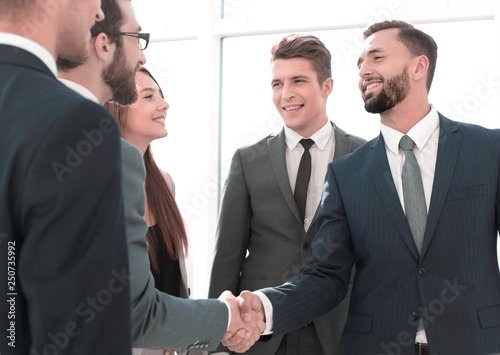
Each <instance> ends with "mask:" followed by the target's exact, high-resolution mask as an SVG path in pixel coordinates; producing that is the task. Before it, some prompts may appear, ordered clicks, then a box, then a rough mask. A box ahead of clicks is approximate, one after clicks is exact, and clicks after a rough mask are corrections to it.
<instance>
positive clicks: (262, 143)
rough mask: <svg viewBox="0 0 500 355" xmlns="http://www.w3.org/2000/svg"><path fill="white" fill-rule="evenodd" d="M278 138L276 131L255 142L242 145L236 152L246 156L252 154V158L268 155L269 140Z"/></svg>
mask: <svg viewBox="0 0 500 355" xmlns="http://www.w3.org/2000/svg"><path fill="white" fill-rule="evenodd" d="M276 138H277V134H276V133H272V134H269V135H267V136H266V137H264V138H262V139H260V140H259V141H257V142H255V143H251V144H246V145H242V146H240V147H239V148H238V149H237V150H236V154H239V155H241V156H245V157H248V156H251V157H252V160H253V159H255V158H256V157H257V156H263V155H267V154H268V153H269V141H270V140H272V139H276Z"/></svg>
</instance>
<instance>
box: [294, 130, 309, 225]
mask: <svg viewBox="0 0 500 355" xmlns="http://www.w3.org/2000/svg"><path fill="white" fill-rule="evenodd" d="M300 144H302V146H303V147H304V153H303V154H302V158H301V159H300V164H299V171H298V173H297V181H296V182H295V192H294V197H295V202H296V203H297V207H298V208H299V213H300V217H301V218H302V221H303V220H304V215H305V213H306V200H307V187H308V186H309V179H310V178H311V153H309V148H311V146H312V145H313V144H314V141H313V140H312V139H302V140H301V141H300Z"/></svg>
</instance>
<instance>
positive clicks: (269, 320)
mask: <svg viewBox="0 0 500 355" xmlns="http://www.w3.org/2000/svg"><path fill="white" fill-rule="evenodd" d="M380 126H381V128H380V131H381V134H382V136H383V137H384V141H385V148H386V153H387V160H388V161H389V166H390V169H391V174H392V178H393V180H394V184H395V186H396V191H397V193H398V196H399V200H400V202H401V206H402V207H403V211H404V196H403V182H402V178H401V176H402V172H403V163H404V156H405V155H404V153H403V151H402V150H401V149H400V148H399V141H400V140H401V137H403V136H404V134H403V133H401V132H399V131H396V130H395V129H392V128H390V127H388V126H385V125H383V124H380ZM406 135H407V136H409V137H410V138H411V139H413V141H414V142H415V145H416V149H414V154H415V158H416V159H417V162H418V164H419V166H420V172H421V174H422V183H423V187H424V194H425V203H426V206H427V212H429V205H430V201H431V193H432V184H433V181H434V172H435V170H436V160H437V150H438V143H439V115H438V113H437V111H436V110H435V109H434V107H433V106H432V105H431V111H430V112H429V113H428V114H427V116H425V117H424V118H422V119H421V120H420V121H419V122H418V123H417V124H416V125H415V126H413V127H412V128H411V129H410V131H408V133H407V134H406ZM311 155H312V154H311ZM256 294H257V295H258V296H259V297H260V299H261V301H262V304H263V306H264V311H265V314H266V330H265V331H264V333H263V334H270V333H272V329H273V307H272V303H271V301H269V299H268V298H267V296H266V295H265V294H263V293H262V292H259V291H256ZM416 341H417V342H420V343H427V338H426V336H425V331H424V330H420V331H418V333H417V337H416Z"/></svg>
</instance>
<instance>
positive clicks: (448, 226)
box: [225, 21, 500, 355]
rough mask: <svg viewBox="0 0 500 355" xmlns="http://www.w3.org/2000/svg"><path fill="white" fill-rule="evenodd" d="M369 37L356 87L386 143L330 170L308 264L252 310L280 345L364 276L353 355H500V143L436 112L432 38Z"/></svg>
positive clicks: (496, 134) (349, 333) (350, 325)
mask: <svg viewBox="0 0 500 355" xmlns="http://www.w3.org/2000/svg"><path fill="white" fill-rule="evenodd" d="M364 35H365V48H364V51H363V52H362V54H361V56H360V58H359V61H358V66H359V74H360V77H361V78H360V82H359V87H360V90H361V93H362V96H363V99H364V101H365V108H366V110H367V111H369V112H372V113H380V118H381V134H380V135H379V136H378V137H377V138H375V139H374V140H372V141H370V142H368V143H366V144H365V145H363V146H362V147H360V148H358V150H357V151H355V152H354V153H352V154H350V155H348V156H345V157H342V158H340V159H338V160H336V161H334V162H333V163H332V164H330V166H329V169H328V174H327V178H326V183H325V186H324V190H323V198H322V202H321V207H320V210H319V212H318V224H317V227H318V233H317V235H316V239H315V241H314V244H313V256H312V260H311V262H310V263H309V264H308V265H307V266H306V267H305V268H304V269H303V270H302V271H301V273H300V274H299V275H297V276H296V277H295V278H293V279H292V280H290V281H289V282H288V283H286V284H284V285H282V286H279V287H276V288H266V289H262V290H260V292H259V293H258V294H257V295H256V294H252V293H249V292H245V293H243V294H242V297H243V298H245V299H247V300H248V299H253V300H255V298H256V297H259V296H260V297H261V300H262V302H263V303H264V308H265V310H266V319H267V321H268V322H269V323H271V322H272V324H268V326H270V327H272V330H273V336H277V335H280V334H284V333H287V332H290V331H291V330H293V329H295V328H298V327H300V326H302V325H303V324H307V323H308V322H310V321H311V320H312V319H314V318H316V317H318V316H320V315H322V314H323V313H325V312H327V311H328V310H330V309H332V308H333V307H335V305H337V304H338V303H339V302H340V301H341V300H342V299H343V297H344V296H345V294H346V292H347V285H348V284H349V275H350V270H351V267H352V265H353V264H355V265H356V276H355V279H354V285H353V290H352V296H351V302H350V307H349V313H348V320H347V326H346V336H345V348H344V351H345V353H346V354H355V355H361V354H411V355H413V354H475V355H486V354H499V353H500V337H499V336H498V335H499V334H500V272H499V268H498V259H497V253H496V247H497V242H498V230H499V226H500V131H499V130H489V129H486V128H483V127H479V126H475V125H470V124H464V123H459V122H454V121H451V120H449V119H447V118H446V117H444V116H443V115H441V114H440V113H439V112H437V111H436V109H435V108H434V107H433V106H432V105H431V104H430V103H429V101H428V91H429V89H430V86H431V82H432V78H433V75H434V69H435V66H436V59H437V45H436V44H435V42H434V40H433V39H432V38H431V37H430V36H428V35H427V34H425V33H423V32H422V31H419V30H417V29H415V28H414V27H413V26H412V25H410V24H408V23H406V22H403V21H385V22H381V23H377V24H374V25H372V26H370V27H369V28H368V29H367V31H365V34H364ZM410 140H411V141H412V142H411V143H412V144H410V145H409V144H408V142H409V141H410ZM413 145H414V147H411V146H413ZM400 146H401V148H399V147H400ZM407 161H408V162H409V163H410V165H412V169H413V173H412V174H408V173H405V171H406V172H408V165H407V164H406V163H407ZM415 165H418V167H419V170H418V172H415V171H417V170H415ZM409 178H410V179H409ZM415 178H416V179H415ZM409 180H421V181H420V182H419V185H420V190H421V193H417V192H416V191H417V189H416V185H417V184H415V185H412V186H413V187H412V188H409V187H408V186H410V185H408V181H409ZM417 195H421V198H418V199H413V198H414V197H415V196H417ZM410 200H411V201H413V202H412V203H408V201H410ZM420 204H422V206H423V207H422V212H423V213H421V212H419V211H417V206H419V205H420ZM415 215H418V218H417V219H415V218H414V217H415ZM421 217H422V218H421ZM416 220H419V221H418V223H416V222H415V221H416ZM422 222H423V223H422ZM419 229H420V232H419ZM420 233H421V234H420ZM419 236H420V237H421V238H418V237H419ZM245 308H246V310H245V311H249V307H245ZM254 310H256V311H261V312H263V309H259V307H254ZM225 343H226V345H229V346H234V347H236V348H237V345H235V344H232V343H231V339H229V340H227V341H226V342H225Z"/></svg>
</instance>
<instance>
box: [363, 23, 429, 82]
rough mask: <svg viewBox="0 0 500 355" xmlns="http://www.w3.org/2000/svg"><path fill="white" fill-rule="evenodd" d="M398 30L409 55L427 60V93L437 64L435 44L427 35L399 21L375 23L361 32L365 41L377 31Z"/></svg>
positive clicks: (399, 37)
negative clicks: (424, 57) (420, 56)
mask: <svg viewBox="0 0 500 355" xmlns="http://www.w3.org/2000/svg"><path fill="white" fill-rule="evenodd" d="M391 28H398V29H399V32H398V39H399V40H400V41H401V42H402V43H403V44H404V45H405V46H406V48H408V50H409V51H410V53H411V54H413V55H415V56H419V55H425V56H426V57H427V59H429V69H428V74H427V92H429V90H430V89H431V84H432V79H434V72H435V71H436V62H437V44H436V42H435V41H434V39H433V38H432V37H431V36H429V35H428V34H426V33H424V32H422V31H421V30H418V29H416V28H415V27H414V26H413V25H412V24H410V23H408V22H405V21H400V20H391V21H382V22H377V23H375V24H373V25H371V26H370V27H368V28H367V29H366V31H365V32H363V37H364V38H365V39H366V38H368V37H370V36H371V35H372V34H374V33H375V32H378V31H382V30H387V29H391Z"/></svg>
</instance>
